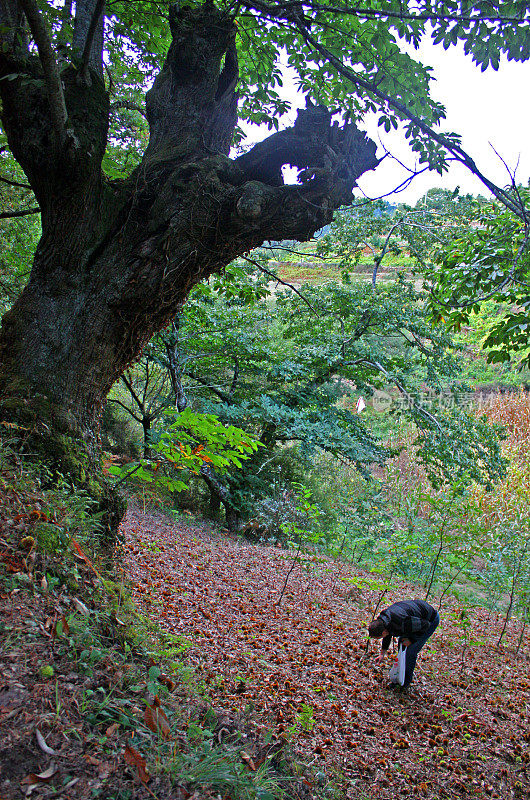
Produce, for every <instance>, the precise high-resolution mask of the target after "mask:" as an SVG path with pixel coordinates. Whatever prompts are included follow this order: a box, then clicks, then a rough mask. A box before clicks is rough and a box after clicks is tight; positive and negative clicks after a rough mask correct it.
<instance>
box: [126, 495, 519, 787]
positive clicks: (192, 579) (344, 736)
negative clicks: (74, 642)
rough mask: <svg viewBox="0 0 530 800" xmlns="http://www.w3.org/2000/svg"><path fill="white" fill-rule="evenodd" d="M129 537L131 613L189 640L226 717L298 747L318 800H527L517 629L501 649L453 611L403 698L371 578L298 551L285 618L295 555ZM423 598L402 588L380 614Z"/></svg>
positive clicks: (181, 537)
mask: <svg viewBox="0 0 530 800" xmlns="http://www.w3.org/2000/svg"><path fill="white" fill-rule="evenodd" d="M123 532H124V534H125V535H126V548H125V571H126V573H127V576H128V580H130V583H131V585H132V591H133V598H134V600H135V602H136V604H137V605H138V606H139V607H140V608H141V609H142V610H143V611H144V613H146V614H147V615H149V617H150V618H151V619H153V620H156V621H157V622H158V623H159V624H160V625H161V626H162V627H163V628H164V629H165V630H166V631H167V632H168V633H171V634H174V635H176V636H178V637H182V638H181V639H179V641H181V642H182V643H183V645H184V646H185V648H186V655H185V659H186V662H187V663H188V664H189V665H190V666H191V667H193V668H194V670H195V672H196V674H198V675H199V676H200V678H201V680H202V684H203V686H204V687H206V688H205V693H206V695H207V696H208V697H209V698H210V699H211V702H212V704H213V705H214V706H215V707H217V708H218V707H221V706H222V707H223V708H224V709H225V710H226V711H227V712H233V713H247V714H253V715H254V716H255V718H256V719H258V725H260V726H261V729H262V733H263V735H264V736H268V737H271V736H273V737H277V739H278V740H280V741H288V742H289V743H290V745H291V746H292V747H293V748H294V750H295V752H296V754H297V755H298V757H299V758H300V759H301V761H302V763H303V764H305V765H306V766H307V767H310V769H311V773H312V775H314V776H316V777H315V778H312V779H311V780H307V779H304V780H305V782H306V783H307V784H308V786H310V787H311V788H314V789H315V790H318V791H321V790H324V791H325V790H326V789H329V790H330V791H331V789H332V788H333V791H336V792H338V796H339V797H344V798H348V799H351V800H361V798H379V800H391V798H395V797H414V798H418V799H419V798H434V797H436V798H462V797H465V798H493V799H494V800H505V798H508V797H524V796H528V791H529V789H530V781H529V761H530V747H529V743H530V714H529V712H530V655H529V650H530V643H529V641H528V635H526V639H525V640H524V642H523V646H522V647H521V649H520V650H519V653H518V654H517V655H516V648H517V642H518V639H519V635H520V626H519V625H518V623H517V622H516V621H511V622H510V624H509V630H508V632H507V635H506V639H505V644H504V646H503V647H502V648H500V649H496V648H495V642H496V639H497V638H498V634H499V630H500V627H499V626H500V624H501V622H502V621H501V622H500V621H499V620H497V619H495V617H491V615H490V616H488V612H487V611H486V610H485V609H480V608H474V609H465V610H464V609H463V608H462V606H461V605H459V604H458V603H456V602H447V603H444V607H443V608H442V610H441V617H442V623H441V625H440V627H439V628H438V630H437V631H436V633H435V635H434V636H433V638H432V639H431V640H429V642H428V644H427V645H426V647H424V648H423V650H422V652H421V654H420V656H419V659H418V666H417V668H416V673H415V680H414V683H413V685H412V686H411V689H410V691H409V693H407V694H402V695H401V694H395V693H394V692H392V691H390V690H388V689H386V677H387V674H388V670H389V668H390V666H391V659H390V657H388V660H387V662H386V663H385V665H384V666H383V667H381V668H376V667H374V663H373V662H374V657H375V655H376V650H377V649H378V648H379V642H378V641H376V642H372V643H370V644H369V645H368V646H367V636H366V625H367V624H368V622H369V621H370V619H371V617H372V613H373V611H374V606H375V604H376V602H377V601H378V600H379V594H378V593H377V592H376V591H372V590H371V589H370V588H367V586H364V585H363V581H362V577H363V575H364V576H365V577H366V578H367V579H369V577H370V576H369V574H366V573H363V572H362V570H359V569H357V568H355V567H353V566H352V565H349V564H346V563H342V562H340V561H334V560H332V559H330V558H326V557H323V556H320V555H314V554H307V553H306V554H303V553H302V554H301V555H300V558H299V560H298V561H297V562H296V563H295V568H294V569H293V571H292V574H291V575H290V577H289V582H288V586H287V590H286V592H285V594H284V597H283V599H282V602H281V604H280V605H279V604H278V599H279V597H280V593H281V590H282V586H283V583H284V580H285V576H286V574H287V573H288V572H289V570H290V569H291V567H292V566H293V553H292V552H290V551H287V550H284V549H281V548H278V547H270V546H269V547H267V546H260V545H255V544H250V543H248V542H246V541H244V540H243V541H241V540H238V539H236V538H234V537H231V536H229V535H228V534H223V533H222V532H219V531H217V532H216V531H214V530H212V529H211V528H210V527H209V526H207V525H202V526H201V525H192V524H184V523H182V522H180V521H179V522H178V523H177V524H175V523H173V522H172V521H171V520H170V519H169V518H168V517H164V516H163V515H161V514H142V513H141V512H140V511H139V510H138V509H132V510H130V511H129V513H128V515H127V517H126V519H125V521H124V524H123ZM359 577H361V580H359ZM366 583H368V580H367V581H366ZM352 585H356V586H357V587H359V586H360V588H358V589H356V590H355V591H352ZM414 596H421V592H420V591H419V590H417V589H416V590H415V589H414V588H413V587H410V586H405V585H403V584H401V585H400V584H397V583H396V585H395V586H394V587H393V588H392V590H391V591H389V592H388V593H387V594H386V595H385V597H384V602H383V604H382V607H384V606H386V605H389V604H390V603H392V602H395V601H396V600H398V599H402V598H403V597H414ZM466 615H467V616H466ZM464 618H466V624H465V625H464V624H463V619H464ZM469 625H470V627H469ZM470 630H471V637H470V632H469V631H470ZM147 713H149V712H147ZM152 713H153V719H152V720H151V719H150V722H148V723H147V724H148V725H149V727H151V724H152V727H157V726H159V725H160V722H159V721H158V720H157V718H156V717H155V715H154V712H153V710H152ZM146 722H147V721H146ZM246 755H248V754H246ZM249 758H250V759H251V757H250V756H249ZM249 766H250V764H249Z"/></svg>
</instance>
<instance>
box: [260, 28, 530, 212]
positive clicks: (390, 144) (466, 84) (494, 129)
mask: <svg viewBox="0 0 530 800" xmlns="http://www.w3.org/2000/svg"><path fill="white" fill-rule="evenodd" d="M418 52H419V54H418V53H416V54H413V57H415V58H417V59H418V60H419V61H421V62H422V63H423V64H425V65H426V66H430V67H433V70H434V72H433V75H434V77H435V79H436V80H435V81H433V83H432V84H431V86H432V89H431V91H432V94H433V97H434V98H435V99H436V100H439V101H440V102H442V103H443V104H444V105H445V107H446V110H447V119H446V120H445V121H444V123H443V125H442V128H441V130H443V131H454V132H456V133H459V134H461V136H462V145H463V147H464V150H466V151H467V152H468V154H469V155H470V156H471V157H472V158H474V160H475V162H476V163H477V166H478V167H479V169H480V170H481V171H482V172H483V173H484V174H485V175H486V177H488V178H489V179H490V180H492V181H493V182H494V183H497V184H498V185H500V186H505V185H507V184H508V183H509V182H510V178H509V175H508V174H507V171H506V168H505V167H504V165H503V164H502V162H501V161H500V160H499V158H498V157H497V155H496V154H495V152H494V150H493V149H492V148H491V146H490V143H491V144H492V145H493V147H494V148H495V150H497V152H498V153H499V154H500V155H501V156H502V158H503V159H504V160H505V161H506V163H507V164H508V166H509V167H510V168H511V169H512V170H513V169H515V167H516V166H517V164H518V162H519V165H518V168H517V173H516V179H517V181H518V182H519V183H522V184H524V185H526V184H527V183H528V180H529V177H530V143H529V139H530V103H528V87H529V86H530V62H526V63H523V64H521V63H518V62H514V61H510V62H508V61H506V59H504V60H502V61H501V64H500V67H499V70H498V71H496V72H495V71H494V70H492V69H488V70H486V71H485V72H481V71H480V69H479V68H478V67H476V66H475V65H474V64H473V62H472V60H471V57H470V56H465V55H464V52H463V48H461V47H460V48H459V47H452V48H450V49H449V50H443V49H442V47H441V46H434V45H432V44H431V43H430V41H428V40H427V41H426V42H425V43H424V44H423V45H422V47H421V49H420V51H418ZM284 87H285V88H286V89H287V93H288V94H289V95H290V99H291V100H292V102H293V104H294V105H295V106H296V105H297V106H301V107H303V106H304V98H303V96H300V97H299V98H296V97H293V95H295V94H296V89H295V87H294V85H293V83H292V81H291V80H290V79H289V75H288V74H284ZM289 116H290V117H291V116H292V120H291V121H290V123H289V124H292V121H294V117H295V114H294V113H293V114H292V115H289ZM364 127H365V129H366V131H367V133H368V135H369V136H371V138H372V139H374V141H376V142H379V137H381V141H382V143H383V144H384V146H385V147H386V149H388V150H389V151H390V152H392V153H393V154H395V156H396V157H397V158H399V159H400V160H401V161H403V162H404V163H405V164H407V165H408V166H410V167H414V166H415V162H414V155H413V153H412V151H411V150H410V148H409V147H408V146H407V144H406V142H405V138H404V136H403V135H402V134H401V133H400V132H399V131H392V132H391V133H388V134H385V133H384V131H383V130H382V128H380V127H378V126H377V119H376V118H375V117H374V119H373V120H366V122H365V126H364ZM247 130H248V128H247ZM249 134H250V136H251V138H252V139H255V140H257V139H260V138H264V137H265V136H266V135H268V134H269V132H268V131H266V130H263V131H259V130H258V131H257V130H256V129H253V132H252V133H250V130H249ZM382 152H383V151H381V154H382ZM406 177H407V173H406V172H405V171H404V170H403V169H402V168H401V167H400V166H399V165H398V164H397V163H396V162H395V161H391V160H390V159H389V158H386V159H385V160H384V161H383V163H382V164H380V166H379V167H378V168H377V169H376V170H375V171H372V172H367V173H366V174H365V175H363V176H362V178H360V179H359V186H360V188H361V189H362V192H363V193H365V194H366V195H367V196H368V197H380V196H382V195H386V194H387V193H388V192H390V191H392V190H393V189H394V188H395V187H396V186H398V185H399V184H400V183H401V182H402V181H403V180H404V179H405V178H406ZM435 186H443V187H445V188H448V189H454V188H455V187H456V186H460V190H461V192H462V193H466V192H470V193H471V194H475V195H476V194H483V195H485V196H490V195H489V192H488V190H487V189H486V187H485V186H483V184H482V183H481V182H480V181H479V180H478V179H476V178H474V177H473V176H472V175H471V173H469V172H468V170H466V169H465V168H464V167H461V166H451V168H450V170H449V172H448V173H445V174H444V176H443V177H441V176H439V175H438V174H437V173H435V172H427V173H425V174H423V175H419V176H418V177H416V178H415V179H414V181H413V182H412V184H411V185H410V187H409V188H408V189H406V190H405V191H403V192H400V193H399V194H397V195H391V196H389V197H388V198H387V199H388V200H389V201H391V202H405V203H409V204H411V205H412V204H414V203H416V201H417V200H418V199H419V198H420V197H421V196H422V195H423V194H425V192H426V191H427V190H428V189H430V188H432V187H435ZM356 194H358V195H359V196H361V192H360V191H356Z"/></svg>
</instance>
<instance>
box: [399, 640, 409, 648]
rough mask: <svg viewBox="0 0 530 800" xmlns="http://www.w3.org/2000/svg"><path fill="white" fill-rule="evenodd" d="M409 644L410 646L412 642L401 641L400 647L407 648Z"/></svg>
mask: <svg viewBox="0 0 530 800" xmlns="http://www.w3.org/2000/svg"><path fill="white" fill-rule="evenodd" d="M409 644H412V642H411V641H410V639H402V640H401V646H402V647H408V646H409Z"/></svg>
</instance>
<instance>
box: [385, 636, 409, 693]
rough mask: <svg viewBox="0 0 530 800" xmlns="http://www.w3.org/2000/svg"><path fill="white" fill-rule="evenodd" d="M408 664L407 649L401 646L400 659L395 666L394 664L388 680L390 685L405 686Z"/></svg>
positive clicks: (398, 658)
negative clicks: (406, 666)
mask: <svg viewBox="0 0 530 800" xmlns="http://www.w3.org/2000/svg"><path fill="white" fill-rule="evenodd" d="M406 662H407V648H406V647H402V646H401V645H400V646H399V650H398V657H397V661H396V663H395V664H392V667H391V668H390V672H389V673H388V680H389V681H390V683H399V685H400V686H403V684H404V683H405V665H406Z"/></svg>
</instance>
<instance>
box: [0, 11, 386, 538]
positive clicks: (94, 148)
mask: <svg viewBox="0 0 530 800" xmlns="http://www.w3.org/2000/svg"><path fill="white" fill-rule="evenodd" d="M33 2H34V0H23V1H22V0H20V5H19V4H18V3H17V2H16V1H15V0H0V8H1V10H0V23H2V26H3V27H2V30H3V31H6V32H7V33H4V34H3V38H4V41H3V43H2V49H1V50H0V95H1V100H2V121H3V125H4V129H5V131H6V133H7V136H8V141H9V145H10V148H11V150H12V152H13V154H14V155H15V157H16V158H17V160H18V161H19V163H20V164H21V166H22V167H23V169H24V171H25V173H26V175H27V177H28V180H29V182H30V183H31V186H32V188H33V190H34V192H35V195H36V197H37V200H38V202H39V205H40V209H41V214H42V231H43V232H42V239H41V241H40V243H39V245H38V248H37V251H36V254H35V261H34V265H33V269H32V272H31V277H30V279H29V282H28V284H27V286H26V288H25V290H24V291H23V293H22V295H21V296H20V297H19V299H18V300H17V302H16V303H15V304H14V306H13V307H12V309H11V310H10V311H9V312H8V313H7V314H6V315H5V317H4V319H3V323H2V329H1V332H0V412H1V414H2V417H3V419H4V420H5V419H10V420H15V421H16V420H18V421H19V422H20V423H21V424H22V425H24V426H25V427H27V426H28V420H31V424H32V425H33V431H34V434H35V435H34V441H35V440H39V441H41V442H44V443H45V446H44V449H47V450H48V451H50V450H51V451H53V454H54V457H55V458H56V459H57V460H58V461H59V462H60V463H63V464H64V465H66V468H67V469H69V470H70V472H71V473H72V475H73V477H74V479H75V480H77V481H78V482H80V483H83V482H84V483H85V484H88V483H90V485H91V491H92V493H94V494H96V496H97V495H98V492H99V496H100V497H101V501H102V503H108V492H107V491H106V489H105V487H104V484H103V483H101V481H99V479H98V477H97V472H98V466H97V462H98V419H99V416H100V413H101V410H102V407H103V403H104V401H105V397H106V395H107V393H108V391H109V389H110V387H111V386H112V384H113V383H114V381H115V380H116V379H117V378H118V377H119V376H120V375H121V374H122V373H123V371H124V369H125V368H126V367H127V365H129V364H130V363H131V362H133V361H134V360H135V359H136V358H137V357H138V355H139V354H140V353H141V350H142V347H143V346H144V344H145V343H146V342H147V341H148V339H149V338H150V337H151V336H152V334H153V333H154V332H155V331H157V330H159V329H160V328H161V327H162V326H164V324H166V323H167V321H168V320H169V319H170V318H171V317H172V316H173V315H174V314H175V312H176V311H177V309H178V308H179V306H180V305H181V304H182V303H183V302H184V301H185V299H186V297H187V295H188V293H189V291H190V289H191V288H192V287H193V286H194V284H196V283H197V282H198V281H201V280H203V279H205V278H207V277H208V276H209V275H210V274H212V273H214V272H220V271H221V270H222V269H223V268H224V267H225V265H226V264H228V263H229V262H230V261H231V260H233V259H234V258H235V257H236V256H238V255H239V254H241V253H243V252H245V251H247V250H249V249H250V248H253V247H255V246H258V245H260V244H261V243H262V242H263V241H265V240H267V239H276V240H277V239H298V240H305V239H307V238H309V237H311V235H312V234H313V233H314V231H316V230H317V229H318V228H320V227H322V226H323V225H325V224H326V223H328V222H330V220H331V218H332V213H333V210H334V209H335V208H337V207H338V206H339V205H341V204H344V203H347V202H349V200H350V199H351V191H352V188H353V186H354V185H355V181H356V179H357V178H358V177H359V175H361V174H362V173H363V172H364V171H366V170H367V169H371V168H373V167H375V166H376V164H377V161H376V158H375V146H374V144H373V143H372V142H370V141H369V140H367V139H366V137H365V136H364V135H363V134H362V133H360V132H359V131H358V130H357V128H356V127H355V126H354V125H353V124H348V125H345V126H344V127H342V128H340V127H339V126H338V124H331V115H330V114H329V113H328V112H327V110H326V109H324V108H323V107H311V108H308V109H306V110H304V111H301V112H299V115H298V119H297V121H296V123H295V125H294V127H293V128H291V129H289V130H286V131H283V132H280V133H276V134H274V135H272V136H271V137H269V139H267V140H265V142H262V143H260V144H259V145H256V146H255V147H254V148H253V149H252V150H250V152H248V153H246V154H245V155H243V156H241V157H239V158H236V159H230V158H229V148H230V143H231V140H232V135H233V131H234V128H235V125H236V120H237V79H238V69H237V53H236V47H235V26H234V23H233V21H232V20H231V18H230V17H229V16H228V15H227V14H226V13H225V12H222V11H219V10H217V9H215V8H214V7H213V6H212V5H211V4H208V5H205V6H203V7H202V8H194V9H189V8H188V9H186V8H183V9H182V11H180V12H178V11H174V10H173V11H172V12H171V14H170V27H171V33H172V37H173V43H172V45H171V47H170V50H169V52H168V55H167V59H166V62H165V65H164V67H163V69H162V70H161V72H160V74H159V75H158V77H157V78H156V80H155V82H154V85H153V87H152V88H151V89H150V91H149V92H148V93H147V96H146V110H147V118H148V121H149V127H150V139H149V144H148V147H147V149H146V151H145V154H144V157H143V159H142V162H141V164H140V166H139V167H138V168H137V169H136V170H135V171H134V173H133V174H132V175H131V176H130V177H129V178H128V179H127V180H125V181H114V182H113V181H109V180H107V179H106V177H105V176H104V174H103V172H102V167H101V164H102V158H103V155H104V152H105V148H106V144H107V136H108V120H109V98H108V93H107V90H106V88H105V85H104V82H103V77H102V70H101V63H102V62H101V43H100V39H101V36H100V32H101V31H100V28H101V26H100V24H99V23H98V24H97V25H95V24H94V25H90V24H89V26H88V28H87V25H86V24H85V23H86V19H91V17H90V14H91V13H93V11H94V8H96V9H97V8H98V6H99V9H100V10H101V4H98V3H94V0H92V1H91V0H85V2H84V3H81V2H80V3H79V4H77V5H78V13H79V14H81V13H83V14H84V15H85V16H84V17H83V20H84V21H83V20H81V22H80V24H79V25H78V26H77V27H76V29H75V30H76V36H77V40H76V47H77V50H78V52H81V53H83V54H84V55H83V59H84V63H83V64H81V66H79V65H78V66H77V67H74V66H71V67H67V68H66V69H63V71H62V72H61V74H60V75H59V73H58V72H57V75H56V74H55V72H54V69H53V64H52V65H51V66H50V58H49V52H48V50H49V48H48V50H47V47H46V45H47V44H48V45H49V42H48V43H47V42H46V35H45V33H44V34H43V33H42V32H39V29H38V25H37V24H36V22H35V19H34V16H35V14H38V9H37V7H36V6H34V5H33ZM21 9H23V10H24V12H25V14H26V18H27V21H28V24H29V27H30V29H31V32H32V35H33V39H34V41H35V42H36V43H37V47H38V53H39V55H38V56H37V55H35V53H34V51H33V50H30V49H28V47H27V44H25V43H24V38H23V36H21V35H18V34H17V35H15V34H14V33H13V31H14V30H16V31H19V32H20V30H22V29H23V28H24V19H23V16H21ZM21 19H22V27H20V25H21ZM81 23H83V24H81ZM83 36H85V40H84V41H85V46H83ZM87 37H88V38H87ZM98 42H99V44H98ZM98 48H99V49H98ZM6 76H9V79H6ZM284 164H291V165H294V166H297V167H299V168H300V169H302V170H304V173H303V175H304V177H303V182H302V183H301V184H300V185H295V186H286V185H284V184H283V180H282V175H281V168H282V166H283V165H284ZM94 482H95V483H94ZM96 484H97V485H96ZM98 486H99V488H98ZM120 511H121V509H120V506H119V504H118V505H116V504H115V505H114V506H112V511H111V513H110V514H109V517H108V529H109V532H112V531H113V530H115V528H116V522H117V520H118V518H119V514H120Z"/></svg>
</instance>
